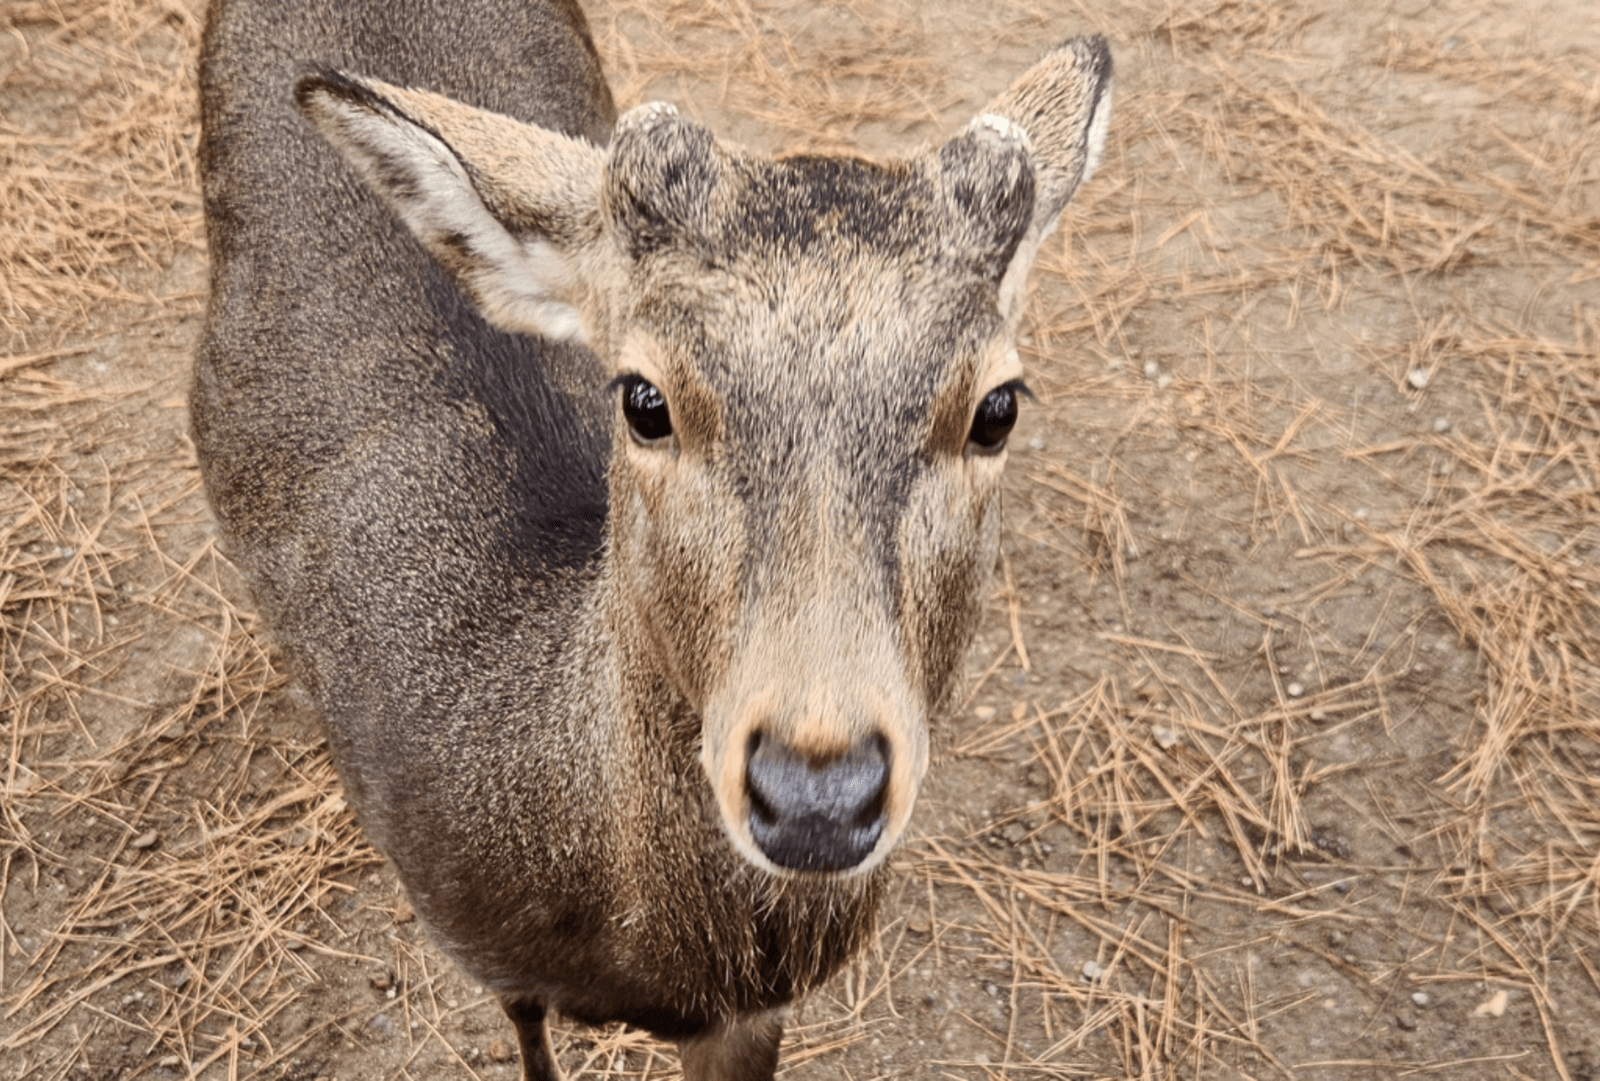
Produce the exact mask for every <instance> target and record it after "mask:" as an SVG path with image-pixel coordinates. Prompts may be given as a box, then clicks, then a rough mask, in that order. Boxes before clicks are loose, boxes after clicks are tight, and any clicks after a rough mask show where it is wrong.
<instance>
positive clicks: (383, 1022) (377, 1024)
mask: <svg viewBox="0 0 1600 1081" xmlns="http://www.w3.org/2000/svg"><path fill="white" fill-rule="evenodd" d="M367 1027H368V1028H375V1029H377V1030H378V1031H379V1032H381V1033H383V1034H384V1035H385V1036H393V1035H394V1018H392V1017H390V1016H389V1015H388V1014H386V1013H380V1014H374V1015H373V1017H372V1020H371V1021H368V1022H367Z"/></svg>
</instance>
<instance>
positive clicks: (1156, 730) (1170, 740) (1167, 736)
mask: <svg viewBox="0 0 1600 1081" xmlns="http://www.w3.org/2000/svg"><path fill="white" fill-rule="evenodd" d="M1150 735H1151V736H1153V737H1155V741H1156V744H1157V746H1159V747H1160V748H1161V749H1162V750H1163V751H1170V750H1172V748H1174V747H1176V746H1177V745H1178V733H1176V732H1174V731H1173V730H1172V729H1170V728H1167V727H1165V726H1163V725H1159V724H1157V725H1151V726H1150Z"/></svg>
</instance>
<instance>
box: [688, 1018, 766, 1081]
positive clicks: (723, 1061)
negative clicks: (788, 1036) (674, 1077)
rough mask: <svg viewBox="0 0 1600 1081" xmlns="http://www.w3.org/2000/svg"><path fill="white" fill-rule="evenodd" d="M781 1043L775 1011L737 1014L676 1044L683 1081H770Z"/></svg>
mask: <svg viewBox="0 0 1600 1081" xmlns="http://www.w3.org/2000/svg"><path fill="white" fill-rule="evenodd" d="M782 1039H783V1015H782V1014H781V1013H780V1012H779V1011H777V1010H769V1011H766V1012H763V1013H747V1014H741V1015H740V1016H738V1017H735V1018H733V1019H732V1020H731V1021H728V1022H725V1023H724V1024H720V1025H717V1026H716V1027H715V1028H712V1029H710V1030H708V1031H707V1032H705V1033H704V1034H702V1035H700V1036H696V1037H695V1038H694V1039H692V1040H684V1041H683V1042H682V1043H680V1044H678V1057H679V1058H681V1059H682V1060H683V1081H772V1075H773V1073H774V1072H776V1071H777V1069H778V1042H779V1041H780V1040H782Z"/></svg>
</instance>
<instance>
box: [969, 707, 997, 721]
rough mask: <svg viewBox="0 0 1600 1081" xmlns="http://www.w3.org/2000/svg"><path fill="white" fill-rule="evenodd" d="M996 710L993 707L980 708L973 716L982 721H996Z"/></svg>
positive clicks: (973, 712) (974, 711)
mask: <svg viewBox="0 0 1600 1081" xmlns="http://www.w3.org/2000/svg"><path fill="white" fill-rule="evenodd" d="M994 714H995V709H994V707H993V706H979V707H978V708H977V709H975V710H973V711H972V715H973V716H974V717H976V718H978V720H980V721H992V720H994Z"/></svg>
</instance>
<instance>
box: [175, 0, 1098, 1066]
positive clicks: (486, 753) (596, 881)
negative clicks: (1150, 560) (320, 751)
mask: <svg viewBox="0 0 1600 1081" xmlns="http://www.w3.org/2000/svg"><path fill="white" fill-rule="evenodd" d="M1109 79H1110V61H1109V58H1108V54H1107V52H1106V49H1105V45H1104V43H1103V42H1102V41H1100V40H1099V39H1097V38H1090V39H1074V40H1072V41H1069V42H1067V43H1066V44H1065V45H1063V46H1061V47H1059V48H1057V49H1056V50H1054V51H1052V52H1050V53H1049V54H1047V55H1046V56H1045V58H1044V59H1043V60H1041V61H1040V62H1039V63H1038V64H1037V65H1036V66H1035V67H1034V68H1032V69H1030V70H1029V71H1028V72H1027V73H1026V74H1024V75H1023V76H1022V77H1021V79H1019V81H1018V82H1017V83H1016V84H1015V85H1014V86H1013V87H1012V89H1011V90H1009V91H1008V92H1006V93H1005V94H1004V95H1002V96H1001V97H1000V98H999V99H998V100H997V101H996V102H995V103H994V104H993V105H992V106H991V107H990V109H989V111H988V112H987V113H985V114H984V115H983V116H981V117H980V118H979V119H978V120H976V121H974V122H973V124H972V125H970V126H969V127H968V128H967V129H966V130H964V131H963V132H961V133H959V134H957V135H955V136H954V137H952V138H951V139H949V140H948V141H946V142H945V143H943V144H942V145H939V146H936V147H933V148H930V149H928V150H925V151H923V152H921V153H918V154H915V155H913V156H911V157H908V158H905V159H901V160H897V161H890V162H886V163H871V162H866V161H861V160H857V159H852V158H833V157H803V156H802V157H791V158H778V159H773V158H767V157H762V156H759V155H755V154H750V153H747V152H745V151H742V150H739V149H736V148H732V147H727V146H723V145H722V144H720V143H718V142H717V140H716V139H715V138H714V137H713V136H712V135H711V134H710V133H709V132H708V131H706V130H705V129H704V128H702V127H700V126H699V125H696V124H693V123H691V122H689V121H687V120H684V119H682V118H680V117H678V116H677V115H676V113H675V112H673V111H672V110H671V109H670V108H667V107H663V106H659V105H651V106H643V107H640V108H638V109H635V110H633V111H631V112H629V113H627V114H626V115H624V116H623V117H622V118H621V119H620V120H618V119H617V117H616V116H615V114H614V111H613V108H612V103H611V97H610V93H609V91H608V90H607V87H606V84H605V81H604V79H603V77H602V75H601V72H600V67H599V62H598V60H597V58H596V54H595V51H594V48H593V45H592V44H591V42H590V39H589V36H588V31H587V28H586V26H585V23H584V19H583V16H582V14H581V12H580V11H579V10H578V9H577V8H576V7H575V6H574V5H573V4H572V3H571V2H570V0H567V2H563V0H540V2H523V0H381V2H380V0H375V2H371V3H365V2H358V0H216V2H215V3H214V4H213V6H212V10H211V12H210V16H209V21H208V25H207V32H206V39H205V47H204V55H203V58H202V67H201V84H202V118H203V129H204V138H203V143H202V166H203V176H204V185H205V207H206V219H207V228H208V237H209V241H210V246H211V254H212V278H211V281H212V297H211V305H210V310H209V316H208V323H207V328H206V334H205V339H204V342H203V344H202V347H201V351H200V357H199V365H198V371H197V377H196V384H195V391H194V402H193V408H194V432H195V439H196V443H197V445H198V447H199V449H200V454H201V461H202V464H203V467H204V472H205V478H206V485H207V490H208V492H209V494H210V497H211V500H212V502H213V505H214V506H215V508H216V510H217V513H218V516H219V518H220V519H221V521H222V523H223V526H224V529H225V533H226V536H227V538H228V541H229V543H230V545H231V550H232V551H233V552H234V553H235V554H236V557H237V559H238V561H239V562H240V564H241V566H242V567H243V568H244V569H245V571H246V573H247V575H248V577H249V580H250V583H251V586H252V588H253V590H254V592H255V594H256V597H257V599H258V601H259V603H260V604H261V606H262V608H263V610H264V611H265V613H266V614H267V616H268V617H269V619H270V622H271V623H272V625H273V626H274V628H275V630H276V633H277V636H278V638H279V639H280V641H281V642H282V644H283V647H284V649H285V651H286V653H287V655H288V657H289V660H290V662H291V665H292V668H293V670H294V672H295V674H296V676H297V678H298V679H299V680H300V681H301V682H302V683H303V684H304V686H305V687H306V688H307V689H308V690H309V692H310V694H311V695H312V697H313V699H314V701H315V702H316V703H317V705H318V706H319V708H320V710H321V712H322V713H323V715H324V717H325V720H326V724H327V731H328V736H329V742H330V745H331V748H332V752H333V755H334V759H335V761H336V763H337V766H338V768H339V772H340V776H341V777H342V778H343V780H344V783H345V786H346V789H347V791H348V793H349V796H350V800H351V803H352V804H353V806H354V807H355V808H356V810H357V812H358V814H359V816H360V819H361V822H362V824H363V826H364V828H365V829H366V831H367V832H368V834H369V835H370V836H371V838H372V839H373V841H374V843H375V844H376V845H377V846H378V847H379V848H380V849H381V850H382V851H383V852H384V853H385V855H387V856H388V858H389V859H390V860H391V861H392V862H393V864H394V866H395V868H396V870H397V872H398V873H399V876H400V878H401V881H402V882H403V883H404V884H405V887H406V889H407V891H408V892H409V894H410V896H411V898H412V902H413V905H414V907H415V909H416V911H417V914H418V916H419V917H420V918H421V920H422V921H423V923H424V925H425V926H426V927H427V929H428V931H429V932H430V934H431V935H432V936H433V937H434V939H435V940H436V941H437V942H438V943H439V944H440V946H441V947H442V948H443V949H444V950H445V951H446V952H447V953H449V954H450V955H451V956H452V957H453V958H454V959H455V960H456V961H458V962H459V963H460V964H461V965H462V967H463V968H465V969H466V971H467V972H469V973H470V974H471V975H472V976H474V977H475V978H477V979H478V980H481V981H482V982H483V983H484V984H486V985H487V986H488V987H489V988H491V989H492V990H493V991H494V992H495V993H496V994H497V995H498V996H499V997H500V999H501V1001H502V1002H503V1003H504V1004H505V1006H506V1011H507V1013H508V1015H509V1016H510V1017H511V1019H512V1021H513V1022H514V1023H515V1025H516V1027H517V1031H518V1035H519V1039H520V1042H521V1046H522V1053H523V1059H524V1069H525V1071H526V1074H527V1077H528V1078H530V1079H539V1081H543V1079H547V1078H556V1077H558V1076H559V1071H558V1070H557V1068H556V1065H555V1063H554V1060H553V1058H552V1057H551V1055H550V1053H549V1047H548V1041H547V1036H546V1033H545V1024H544V1021H545V1012H546V1010H547V1009H551V1008H553V1009H559V1010H561V1011H563V1012H564V1013H566V1014H568V1015H570V1016H572V1017H575V1018H578V1019H580V1020H584V1021H589V1022H602V1021H611V1020H621V1021H625V1022H628V1023H631V1024H634V1025H638V1026H641V1027H643V1028H646V1029H649V1030H651V1031H653V1032H655V1033H657V1034H659V1035H662V1036H664V1037H667V1038H671V1039H675V1040H678V1041H679V1042H680V1045H681V1047H682V1050H683V1058H684V1064H685V1071H686V1076H687V1077H688V1078H689V1079H690V1081H711V1079H719V1078H726V1079H729V1081H732V1079H749V1081H755V1079H765V1078H770V1077H771V1075H772V1072H773V1069H774V1066H775V1063H776V1060H777V1046H778V1039H779V1035H780V1024H779V1020H778V1018H779V1011H781V1009H782V1007H783V1006H784V1005H785V1004H786V1003H788V1002H790V1001H791V1000H793V999H794V998H795V997H796V996H799V995H802V994H804V993H805V992H807V991H808V990H810V989H811V988H813V987H815V986H816V985H817V984H818V983H819V982H820V981H822V980H823V979H825V978H826V977H827V976H828V975H829V974H830V973H831V972H833V971H834V970H835V969H836V968H837V967H838V966H839V965H840V964H841V963H842V962H843V961H844V960H846V959H847V958H848V957H849V956H850V955H851V953H852V952H853V951H855V950H856V949H857V948H858V947H859V946H860V945H861V943H862V942H863V940H864V938H865V937H866V936H867V934H868V933H869V932H870V929H871V926H872V919H873V912H874V909H875V906H876V905H877V902H878V899H879V896H880V894H881V892H882V888H883V884H884V875H885V871H884V866H883V864H884V859H885V856H886V855H887V853H888V852H889V850H890V849H891V848H892V847H893V846H894V844H895V843H896V841H897V840H898V839H899V837H900V836H901V835H902V833H903V832H904V830H905V827H906V822H907V819H908V818H909V816H910V813H911V808H912V804H913V802H914V799H915V795H916V791H917V787H918V785H919V783H920V781H921V778H922V775H923V772H924V770H925V768H926V765H927V759H928V734H927V733H928V723H929V720H930V718H931V717H933V716H935V715H936V714H937V713H938V711H939V710H940V708H941V706H943V705H944V704H945V703H946V701H947V699H948V698H949V696H950V694H951V693H952V691H953V689H954V688H955V685H956V679H957V672H958V670H959V667H960V660H961V657H962V655H963V652H964V650H965V649H966V647H967V645H968V643H969V641H970V638H971V636H972V633H973V628H974V624H975V622H976V620H977V616H978V608H979V602H980V598H981V595H982V592H983V590H984V588H985V583H986V581H987V577H988V575H989V573H990V570H991V568H992V566H993V563H994V561H995V556H996V548H997V543H998V528H999V517H998V508H999V478H1000V471H1001V468H1002V466H1003V464H1004V461H1005V453H1004V447H1005V436H1006V433H1007V432H1008V431H1009V428H1010V424H1011V422H1012V421H1013V420H1014V419H1015V403H1016V397H1017V395H1018V394H1019V393H1021V392H1022V388H1021V387H1020V385H1019V383H1018V380H1019V378H1020V376H1021V369H1020V366H1019V364H1018V361H1017V356H1016V351H1015V349H1014V346H1013V336H1014V333H1015V327H1016V322H1017V317H1018V310H1019V308H1020V295H1021V289H1022V284H1023V281H1024V280H1025V278H1026V275H1027V272H1028V267H1029V265H1030V264H1031V262H1032V259H1033V256H1034V253H1035V252H1036V250H1037V248H1038V245H1039V243H1040V241H1041V240H1042V239H1043V237H1044V236H1045V235H1046V234H1047V233H1048V232H1049V231H1050V229H1051V228H1053V226H1054V223H1055V220H1056V217H1057V215H1058V214H1059V212H1060V211H1061V209H1062V207H1063V206H1064V205H1065V203H1066V202H1067V200H1068V199H1069V198H1070V197H1071V195H1072V193H1073V192H1074V190H1075V189H1076V188H1077V186H1078V184H1079V183H1081V182H1082V180H1083V179H1084V178H1085V177H1086V176H1087V174H1088V172H1089V171H1090V170H1091V169H1092V167H1093V164H1094V159H1095V157H1096V156H1097V154H1098V151H1099V146H1100V142H1101V140H1102V138H1103V133H1104V126H1105V118H1106V114H1107V110H1108V106H1109V100H1110V97H1109Z"/></svg>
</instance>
